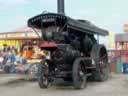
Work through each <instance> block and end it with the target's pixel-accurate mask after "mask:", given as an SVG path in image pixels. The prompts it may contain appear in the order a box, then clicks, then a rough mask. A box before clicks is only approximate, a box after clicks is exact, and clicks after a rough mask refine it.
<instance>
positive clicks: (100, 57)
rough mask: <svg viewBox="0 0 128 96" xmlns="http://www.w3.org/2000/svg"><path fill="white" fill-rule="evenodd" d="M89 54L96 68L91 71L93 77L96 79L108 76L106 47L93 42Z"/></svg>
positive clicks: (100, 79) (103, 79)
mask: <svg viewBox="0 0 128 96" xmlns="http://www.w3.org/2000/svg"><path fill="white" fill-rule="evenodd" d="M91 56H92V59H93V60H94V62H95V66H96V70H95V71H94V72H93V77H94V79H95V80H96V81H105V80H107V79H108V77H109V63H108V56H107V50H106V48H105V47H104V46H103V45H98V44H95V45H94V46H93V48H92V52H91Z"/></svg>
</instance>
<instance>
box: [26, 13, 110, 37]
mask: <svg viewBox="0 0 128 96" xmlns="http://www.w3.org/2000/svg"><path fill="white" fill-rule="evenodd" d="M57 19H58V22H59V21H62V23H65V24H66V27H67V28H69V29H73V30H76V31H81V32H85V33H88V34H98V35H102V36H106V35H108V34H109V33H108V31H107V30H104V29H101V28H99V27H97V26H95V25H93V24H92V23H90V22H89V21H87V20H75V19H72V18H70V17H68V16H65V15H62V14H56V13H45V14H44V13H42V14H40V15H37V16H34V17H32V18H30V19H29V20H28V26H29V27H34V28H37V29H41V28H42V27H41V24H42V22H48V21H50V20H51V21H54V20H57Z"/></svg>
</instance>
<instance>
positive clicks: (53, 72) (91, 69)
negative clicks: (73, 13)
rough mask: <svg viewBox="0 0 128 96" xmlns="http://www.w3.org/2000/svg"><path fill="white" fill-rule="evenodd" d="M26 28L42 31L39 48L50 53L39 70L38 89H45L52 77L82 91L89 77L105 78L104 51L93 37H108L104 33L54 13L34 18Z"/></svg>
mask: <svg viewBox="0 0 128 96" xmlns="http://www.w3.org/2000/svg"><path fill="white" fill-rule="evenodd" d="M28 26H29V27H33V28H37V29H41V30H42V42H41V43H40V48H41V49H42V50H47V51H48V53H49V54H48V55H47V56H46V57H48V56H49V57H48V58H46V59H43V60H42V62H41V64H40V67H39V70H38V71H39V79H38V83H39V86H40V87H41V88H47V87H48V85H49V83H51V82H53V81H54V80H55V78H62V79H64V80H65V81H70V82H72V84H73V86H74V88H76V89H81V88H84V87H85V86H86V80H87V78H88V77H89V76H91V77H92V78H93V79H94V80H98V81H104V80H106V79H107V78H108V73H109V65H108V57H107V50H106V48H105V46H104V45H100V44H98V42H97V40H96V39H95V37H94V35H102V36H106V35H108V32H107V31H106V30H103V29H100V28H98V27H96V26H95V25H93V24H91V23H90V22H88V21H86V20H75V19H72V18H70V17H68V16H65V15H63V14H55V13H45V14H40V15H38V16H35V17H33V18H31V19H29V21H28Z"/></svg>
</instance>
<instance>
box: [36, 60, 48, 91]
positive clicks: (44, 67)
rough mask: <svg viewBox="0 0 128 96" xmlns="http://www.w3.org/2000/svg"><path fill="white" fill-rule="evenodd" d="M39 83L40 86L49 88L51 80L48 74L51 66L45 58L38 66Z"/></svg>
mask: <svg viewBox="0 0 128 96" xmlns="http://www.w3.org/2000/svg"><path fill="white" fill-rule="evenodd" d="M38 75H39V76H38V84H39V86H40V88H43V89H44V88H48V86H49V80H48V75H49V67H48V64H47V62H46V61H45V60H42V61H41V64H40V65H39V68H38Z"/></svg>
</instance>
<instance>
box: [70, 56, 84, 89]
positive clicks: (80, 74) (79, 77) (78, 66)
mask: <svg viewBox="0 0 128 96" xmlns="http://www.w3.org/2000/svg"><path fill="white" fill-rule="evenodd" d="M72 79H73V86H74V88H75V89H83V88H85V86H86V83H87V82H86V80H87V76H86V70H85V66H84V62H83V60H82V58H78V59H76V60H75V62H74V64H73V69H72Z"/></svg>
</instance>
